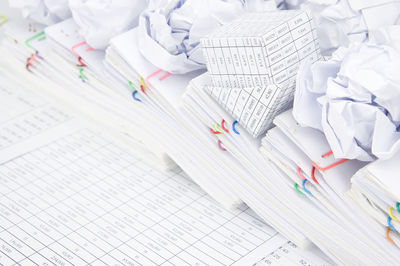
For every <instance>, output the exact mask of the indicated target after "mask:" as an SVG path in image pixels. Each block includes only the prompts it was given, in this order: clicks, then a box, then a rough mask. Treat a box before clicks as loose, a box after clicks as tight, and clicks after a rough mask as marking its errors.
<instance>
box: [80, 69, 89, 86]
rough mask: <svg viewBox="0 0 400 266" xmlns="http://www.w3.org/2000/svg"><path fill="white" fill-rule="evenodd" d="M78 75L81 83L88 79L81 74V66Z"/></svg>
mask: <svg viewBox="0 0 400 266" xmlns="http://www.w3.org/2000/svg"><path fill="white" fill-rule="evenodd" d="M79 77H80V79H81V80H82V82H83V83H86V80H87V79H88V78H87V77H86V76H85V74H83V68H81V69H79Z"/></svg>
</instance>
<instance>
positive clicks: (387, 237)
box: [386, 227, 394, 245]
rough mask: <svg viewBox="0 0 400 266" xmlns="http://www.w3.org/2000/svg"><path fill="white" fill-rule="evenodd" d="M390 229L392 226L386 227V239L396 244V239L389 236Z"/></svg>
mask: <svg viewBox="0 0 400 266" xmlns="http://www.w3.org/2000/svg"><path fill="white" fill-rule="evenodd" d="M390 231H391V230H390V227H388V228H386V239H387V240H388V241H389V242H390V243H392V244H393V245H394V241H393V240H392V239H391V238H390V236H389V233H390Z"/></svg>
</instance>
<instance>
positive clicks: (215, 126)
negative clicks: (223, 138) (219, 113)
mask: <svg viewBox="0 0 400 266" xmlns="http://www.w3.org/2000/svg"><path fill="white" fill-rule="evenodd" d="M214 128H215V130H214V129H212V128H210V132H211V133H213V134H214V135H217V134H221V133H222V130H221V128H220V127H219V125H218V123H217V122H215V124H214Z"/></svg>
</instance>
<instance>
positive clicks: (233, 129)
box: [232, 121, 240, 135]
mask: <svg viewBox="0 0 400 266" xmlns="http://www.w3.org/2000/svg"><path fill="white" fill-rule="evenodd" d="M237 123H238V121H235V122H233V123H232V131H233V132H235V133H236V134H238V135H240V133H239V131H237V130H236V124H237Z"/></svg>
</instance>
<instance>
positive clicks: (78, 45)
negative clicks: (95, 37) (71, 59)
mask: <svg viewBox="0 0 400 266" xmlns="http://www.w3.org/2000/svg"><path fill="white" fill-rule="evenodd" d="M82 45H87V42H86V41H83V42H80V43H77V44H75V45H74V46H72V47H71V52H72V53H73V54H74V55H78V53H77V52H76V51H75V49H76V48H78V47H80V46H82ZM93 50H94V49H93V48H92V47H88V48H86V51H87V52H90V51H93Z"/></svg>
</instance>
